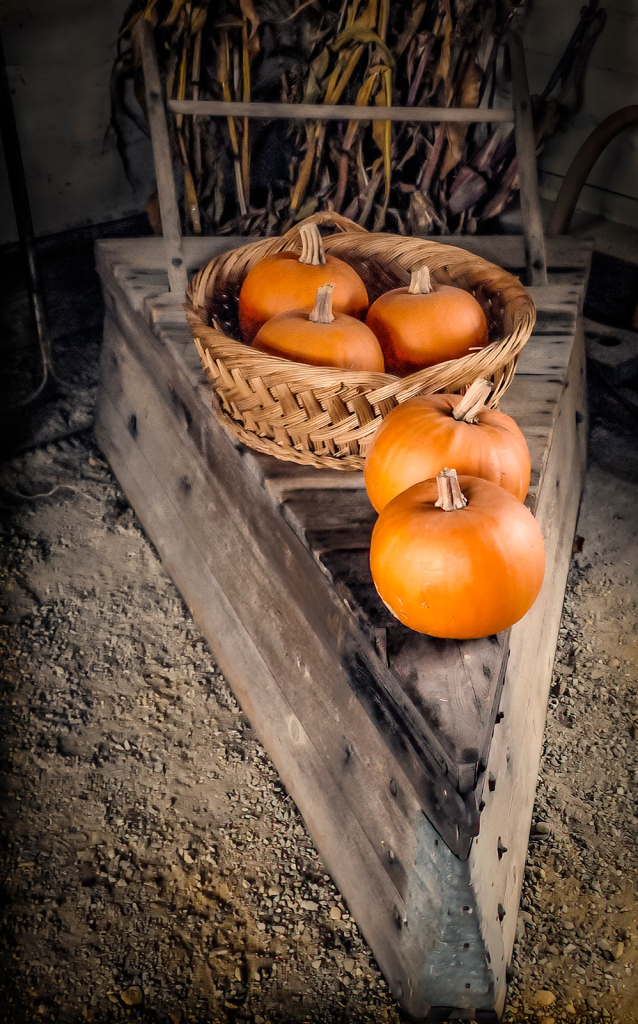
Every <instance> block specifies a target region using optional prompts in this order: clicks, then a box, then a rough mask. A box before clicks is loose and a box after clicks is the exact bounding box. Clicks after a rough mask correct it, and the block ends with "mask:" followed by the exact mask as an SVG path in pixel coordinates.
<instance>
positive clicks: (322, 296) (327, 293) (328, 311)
mask: <svg viewBox="0 0 638 1024" xmlns="http://www.w3.org/2000/svg"><path fill="white" fill-rule="evenodd" d="M333 288H334V285H333V284H322V285H321V288H317V294H316V296H315V304H314V306H313V307H312V310H311V311H310V319H311V320H312V322H313V323H314V324H331V323H332V321H333V320H334V313H333V312H332V289H333Z"/></svg>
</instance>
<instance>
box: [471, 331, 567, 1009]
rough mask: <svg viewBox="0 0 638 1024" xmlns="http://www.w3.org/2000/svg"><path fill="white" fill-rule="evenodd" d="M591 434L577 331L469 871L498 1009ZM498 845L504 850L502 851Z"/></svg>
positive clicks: (544, 480) (541, 494) (543, 484)
mask: <svg viewBox="0 0 638 1024" xmlns="http://www.w3.org/2000/svg"><path fill="white" fill-rule="evenodd" d="M586 439H587V422H586V397H585V360H584V347H583V339H582V331H580V332H579V333H578V335H577V338H576V341H575V344H574V347H573V352H572V358H571V360H570V365H569V371H568V375H567V379H566V381H565V386H564V389H563V391H562V395H561V401H560V402H559V403H557V405H556V407H555V416H554V423H553V429H552V437H551V443H550V446H549V450H548V456H547V460H546V465H545V468H544V472H543V476H542V480H541V485H540V491H539V501H538V505H537V509H536V516H537V519H538V522H539V525H540V527H541V530H542V532H543V537H544V540H545V547H546V556H547V571H546V576H545V581H544V584H543V589H542V591H541V594H540V596H539V598H538V600H537V602H536V604H535V605H534V607H533V608H532V609H531V611H530V612H528V614H527V615H526V616H525V618H524V619H522V620H521V622H519V623H517V624H516V626H514V627H513V628H512V630H511V635H510V662H509V666H508V671H507V677H506V682H505V686H504V688H503V694H502V697H501V705H500V711H501V713H502V716H503V717H502V720H501V721H500V723H499V725H498V726H496V728H495V731H494V737H493V740H492V744H491V749H490V754H489V759H488V765H487V772H488V775H489V776H490V777H491V778H492V779H493V780H494V781H493V785H494V788H493V789H492V788H490V789H488V790H487V791H485V792H484V800H485V809H484V810H483V813H482V815H481V834H480V836H479V837H478V839H477V840H475V842H474V844H473V848H472V853H471V856H470V875H471V880H472V885H473V886H474V888H475V890H476V892H477V895H478V897H479V900H480V902H481V907H482V918H483V922H484V923H483V927H484V934H485V938H486V942H487V944H488V948H489V949H490V952H491V957H492V962H493V964H500V965H502V969H503V975H502V976H501V978H500V981H499V983H498V1002H497V1008H498V1009H500V1007H502V1004H503V1000H504V997H505V978H504V967H505V965H506V964H507V963H508V962H509V959H510V957H511V951H512V947H513V943H514V937H515V931H516V917H517V907H518V901H519V898H520V889H521V885H522V881H523V868H524V863H525V856H526V851H527V841H528V834H529V826H530V822H531V817H532V808H533V803H534V794H535V791H536V778H537V772H538V765H539V762H540V754H541V745H542V736H543V728H544V723H545V716H546V711H547V697H548V692H549V686H550V683H551V676H552V665H553V661H554V653H555V650H556V639H557V635H558V627H559V623H560V615H561V610H562V598H563V593H564V590H565V583H566V579H567V571H568V568H569V560H570V556H571V545H572V538H573V535H574V529H575V526H576V518H577V514H578V506H579V503H580V495H581V493H582V487H583V482H584V476H585V463H586ZM499 847H500V848H501V849H502V848H506V851H507V852H506V853H501V854H499ZM499 908H500V909H499Z"/></svg>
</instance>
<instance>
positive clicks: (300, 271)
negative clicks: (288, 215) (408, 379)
mask: <svg viewBox="0 0 638 1024" xmlns="http://www.w3.org/2000/svg"><path fill="white" fill-rule="evenodd" d="M299 236H300V238H301V255H299V256H298V255H297V253H296V252H278V253H274V254H273V255H272V256H266V257H265V258H264V259H263V260H260V261H259V263H256V264H255V266H254V267H252V269H251V270H249V271H248V274H247V275H246V279H245V281H244V283H243V284H242V286H241V291H240V293H239V323H240V326H241V331H242V335H243V337H244V341H252V340H253V338H254V337H255V335H256V334H257V332H258V331H259V329H260V328H261V327H262V326H263V325H264V324H265V323H267V321H268V320H270V319H271V318H272V317H273V316H277V315H278V314H279V313H287V312H289V311H290V310H291V309H301V308H303V307H305V306H312V304H313V302H314V301H315V294H316V292H317V288H320V287H321V285H324V284H332V286H333V290H334V294H333V296H332V304H333V307H334V309H335V311H336V312H338V313H347V314H348V315H349V316H354V317H357V318H358V319H359V320H363V318H364V317H365V315H366V313H367V310H368V293H367V291H366V286H365V285H364V283H363V281H362V280H361V278H360V277H359V275H358V274H357V272H356V270H353V269H352V267H350V266H348V264H347V263H344V261H343V260H339V259H336V258H335V257H334V256H326V253H325V250H324V247H323V241H322V238H321V235H320V234H319V229H318V227H317V225H316V224H302V225H300V228H299ZM304 362H305V360H304ZM361 368H362V367H361ZM357 369H359V367H357Z"/></svg>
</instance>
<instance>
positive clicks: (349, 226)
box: [279, 210, 368, 252]
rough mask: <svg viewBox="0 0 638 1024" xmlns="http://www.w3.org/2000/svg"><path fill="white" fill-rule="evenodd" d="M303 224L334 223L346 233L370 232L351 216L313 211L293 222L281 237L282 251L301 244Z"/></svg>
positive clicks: (360, 233)
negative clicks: (300, 231) (296, 222)
mask: <svg viewBox="0 0 638 1024" xmlns="http://www.w3.org/2000/svg"><path fill="white" fill-rule="evenodd" d="M303 224H334V226H335V227H336V229H337V231H338V232H343V233H344V234H345V233H347V232H349V231H351V232H354V233H356V234H359V235H367V234H368V232H367V231H366V229H365V228H362V227H361V225H360V224H357V223H356V222H355V221H353V220H350V218H349V217H344V216H343V215H342V214H340V213H335V212H334V211H333V210H320V211H319V212H318V213H313V214H311V215H310V217H305V218H304V220H300V221H299V223H298V224H293V226H292V227H291V228H289V229H288V231H286V233H285V234H284V235H282V236H281V238H280V240H279V241H280V243H281V246H280V249H279V251H280V252H282V251H283V250H285V249H294V248H297V246H298V245H300V233H299V229H300V227H302V225H303Z"/></svg>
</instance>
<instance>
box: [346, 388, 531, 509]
mask: <svg viewBox="0 0 638 1024" xmlns="http://www.w3.org/2000/svg"><path fill="white" fill-rule="evenodd" d="M490 391H491V384H489V383H488V382H487V381H485V380H481V379H479V380H476V381H475V382H474V383H473V384H472V386H471V388H470V389H469V391H468V392H467V394H465V395H463V396H461V395H428V396H426V397H423V396H422V397H419V398H411V399H409V400H408V401H407V402H402V403H401V404H400V405H398V406H397V407H396V409H393V410H392V412H391V413H390V414H389V415H388V416H386V418H385V419H384V421H383V423H382V424H381V426H380V427H379V428H378V430H377V431H376V433H375V435H374V438H373V440H372V444H371V445H370V448H369V449H368V453H367V456H366V462H365V482H366V488H367V491H368V497H369V498H370V501H371V502H372V504H373V505H374V507H375V509H376V510H377V512H381V510H382V509H384V508H385V506H386V505H387V504H388V502H389V501H391V500H392V499H393V498H394V497H396V495H397V494H400V493H401V491H405V490H407V488H408V487H411V486H412V485H413V484H416V483H419V481H421V480H429V479H430V478H431V477H434V476H436V474H437V473H438V472H439V470H441V469H443V467H444V466H450V465H452V466H455V467H456V470H457V472H458V473H463V474H467V475H468V476H480V477H481V478H482V479H483V480H491V481H492V483H494V484H498V485H499V486H500V487H504V488H505V490H506V491H509V492H510V494H513V495H514V497H515V498H518V499H519V501H523V500H524V498H525V495H526V494H527V490H528V488H529V479H530V459H529V451H528V448H527V443H526V441H525V438H524V437H523V435H522V433H521V431H520V430H519V428H518V427H517V425H516V423H515V422H514V420H513V419H511V417H510V416H506V415H505V413H502V412H498V411H497V410H495V409H487V408H486V407H485V404H484V402H485V399H486V398H487V396H488V394H489V392H490Z"/></svg>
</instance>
